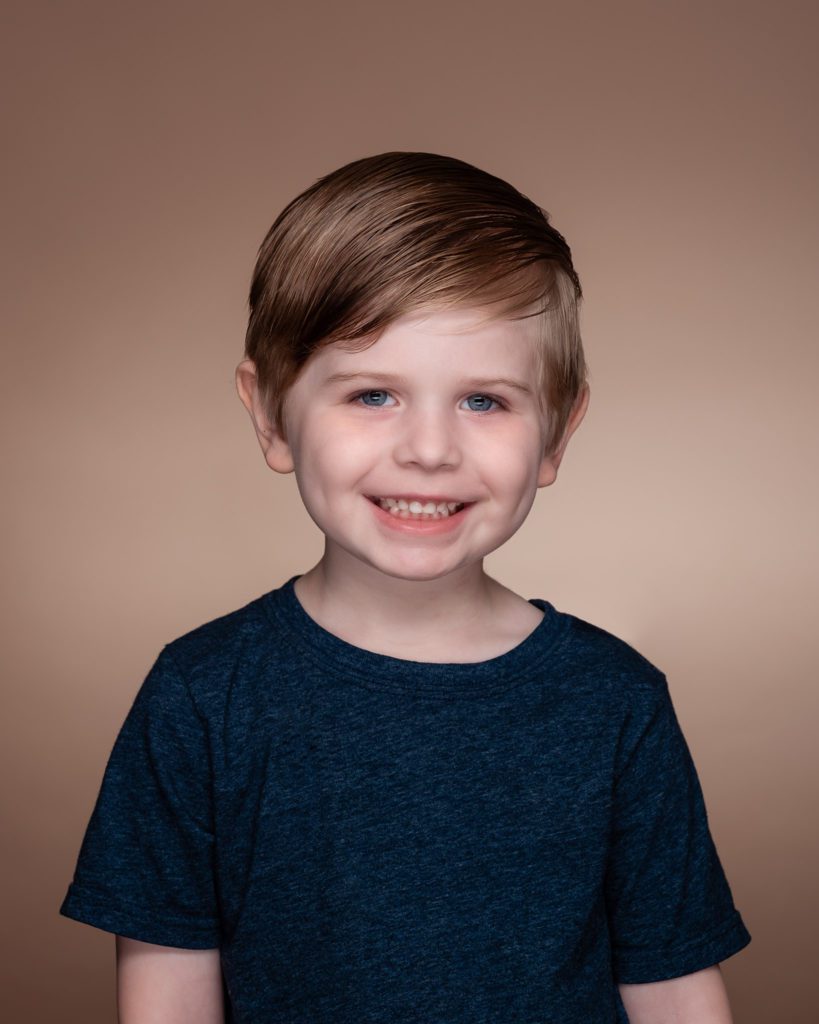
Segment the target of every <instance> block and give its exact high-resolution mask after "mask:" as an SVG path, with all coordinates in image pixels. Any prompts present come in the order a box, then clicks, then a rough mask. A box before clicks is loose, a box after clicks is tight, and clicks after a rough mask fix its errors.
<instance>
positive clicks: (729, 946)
mask: <svg viewBox="0 0 819 1024" xmlns="http://www.w3.org/2000/svg"><path fill="white" fill-rule="evenodd" d="M638 704H639V708H638V706H637V705H638ZM618 760H619V762H620V763H619V770H618V772H617V778H616V784H615V793H614V813H613V821H612V832H611V843H610V849H609V861H608V865H607V869H606V878H605V899H606V910H607V914H608V921H609V933H610V940H611V948H612V966H613V973H614V977H615V981H616V982H617V983H620V984H642V983H644V982H651V981H663V980H665V979H668V978H676V977H680V976H681V975H684V974H691V973H693V972H694V971H699V970H703V969H704V968H706V967H710V966H712V965H713V964H716V963H719V962H720V961H721V960H725V959H726V958H727V957H729V956H732V955H733V954H734V953H737V952H739V950H741V949H743V948H744V947H745V946H747V945H748V943H749V942H750V941H751V936H750V933H749V932H748V930H747V928H746V927H745V924H744V922H743V921H742V918H741V917H740V915H739V912H738V911H737V909H736V907H735V906H734V902H733V897H732V893H731V888H730V886H729V884H728V880H727V879H726V877H725V873H724V871H723V868H722V864H721V863H720V859H719V856H718V854H717V850H716V847H715V845H714V841H713V839H712V837H711V833H710V829H709V826H708V819H707V814H706V808H705V803H704V800H703V794H702V790H701V787H700V782H699V779H698V777H697V771H696V768H695V766H694V762H693V760H692V758H691V754H690V752H689V748H688V745H687V743H686V740H685V737H684V736H683V733H682V731H681V729H680V725H679V722H678V720H677V716H676V713H675V710H674V706H673V704H672V701H671V695H670V693H669V691H668V684H667V682H666V680H665V677H664V676H663V677H661V679H660V681H659V685H658V687H657V689H656V690H653V691H650V692H649V691H646V694H645V696H644V697H642V698H640V699H639V700H638V701H637V702H635V708H634V709H633V711H632V713H631V715H630V718H629V721H628V724H627V725H625V726H624V729H623V735H622V736H621V744H620V755H619V758H618Z"/></svg>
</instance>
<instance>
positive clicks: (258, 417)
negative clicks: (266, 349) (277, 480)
mask: <svg viewBox="0 0 819 1024" xmlns="http://www.w3.org/2000/svg"><path fill="white" fill-rule="evenodd" d="M236 390H237V392H238V393H239V398H240V399H241V400H242V405H243V406H244V407H245V408H246V409H247V411H248V412H249V413H250V419H251V420H252V422H253V429H254V430H255V431H256V437H257V438H258V440H259V444H260V445H261V449H262V453H263V454H264V460H265V462H266V463H267V464H268V466H270V468H271V469H272V470H275V472H277V473H292V472H293V470H294V469H295V468H296V466H295V462H294V461H293V454H292V452H291V450H290V445H289V444H288V443H287V442H286V441H285V440H284V438H283V437H282V436H281V435H280V434H279V432H278V430H276V424H275V423H274V422H273V421H272V420H271V419H270V417H269V416H268V414H267V411H266V410H265V408H264V405H263V404H262V400H261V396H260V394H259V379H258V377H257V375H256V365H255V363H254V362H253V360H252V359H243V360H242V361H241V362H240V363H239V365H238V366H237V367H236Z"/></svg>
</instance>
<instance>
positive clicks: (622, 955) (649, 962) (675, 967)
mask: <svg viewBox="0 0 819 1024" xmlns="http://www.w3.org/2000/svg"><path fill="white" fill-rule="evenodd" d="M750 941H751V934H750V932H749V931H748V929H747V928H746V927H745V923H744V922H743V920H742V918H741V917H740V914H739V912H738V911H736V910H735V911H734V913H733V916H732V917H731V918H729V920H728V921H726V922H725V923H724V924H722V925H720V926H719V927H718V928H716V929H714V931H712V932H710V933H708V934H707V935H704V936H701V937H698V938H696V939H693V940H691V941H689V942H686V943H683V944H682V945H677V946H674V947H672V948H670V949H666V950H661V951H655V950H652V951H639V952H638V951H629V952H625V951H623V950H619V951H618V950H617V949H614V950H613V951H612V961H613V969H614V977H615V981H616V982H617V983H618V984H621V985H642V984H645V983H646V982H651V981H667V980H669V979H670V978H680V977H682V976H683V975H684V974H693V973H694V972H695V971H702V970H704V969H705V968H706V967H711V966H713V965H714V964H718V963H720V961H722V960H727V959H728V957H730V956H733V955H734V954H735V953H738V952H739V951H740V950H741V949H744V948H745V947H746V946H747V945H748V943H749V942H750Z"/></svg>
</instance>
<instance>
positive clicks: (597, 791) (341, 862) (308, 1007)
mask: <svg viewBox="0 0 819 1024" xmlns="http://www.w3.org/2000/svg"><path fill="white" fill-rule="evenodd" d="M296 579H298V576H293V577H291V578H290V579H289V580H288V581H287V582H286V583H284V584H283V585H282V586H280V587H278V588H277V589H275V590H272V591H270V592H269V593H267V594H264V595H262V596H261V597H259V598H257V599H255V600H253V601H251V602H250V603H248V604H247V605H245V606H244V607H242V608H239V609H237V610H236V611H233V612H231V613H229V614H227V615H223V616H221V617H219V618H217V619H214V620H213V621H211V622H208V623H205V624H204V625H202V626H200V627H198V628H196V629H194V630H192V631H191V632H189V633H186V634H185V635H183V636H180V637H178V638H177V639H175V640H173V641H172V642H170V643H168V644H166V645H165V647H164V648H163V649H162V650H161V652H160V653H159V655H158V657H157V659H156V661H155V662H154V664H153V666H152V667H151V669H150V671H149V673H148V675H147V678H146V679H145V680H144V682H143V684H142V686H141V688H140V689H139V692H138V693H137V695H136V698H135V700H134V703H133V706H132V708H131V710H130V711H129V713H128V715H127V717H126V719H125V722H124V724H123V726H122V728H121V730H120V732H119V735H118V737H117V739H116V742H115V744H114V747H113V750H112V752H111V756H110V759H109V761H108V765H107V768H106V771H105V775H104V778H103V781H102V785H101V788H100V792H99V796H98V798H97V802H96V805H95V807H94V811H93V814H92V816H91V820H90V822H89V824H88V828H87V831H86V833H85V837H84V840H83V843H82V847H81V850H80V854H79V859H78V862H77V867H76V872H75V875H74V880H73V882H72V884H71V885H70V887H69V889H68V893H67V895H66V897H65V900H64V902H63V904H62V906H61V908H60V913H61V914H63V915H65V916H66V917H71V918H75V919H76V920H78V921H83V922H86V923H88V924H91V925H94V926H95V927H97V928H102V929H104V930H106V931H110V932H114V933H117V934H120V935H123V936H127V937H130V938H134V939H140V940H142V941H144V942H151V943H158V944H161V945H166V946H178V947H183V948H188V949H205V948H215V947H219V949H220V959H221V965H222V976H223V989H224V993H225V998H226V1019H227V1020H228V1021H230V1022H234V1024H276V1022H282V1024H284V1022H287V1024H297V1022H298V1024H302V1022H304V1024H307V1022H309V1024H347V1022H349V1024H364V1022H372V1024H376V1022H377V1024H403V1022H410V1021H423V1022H425V1024H430V1022H435V1024H490V1022H491V1024H501V1022H504V1024H506V1022H508V1024H530V1022H531V1024H536V1022H537V1024H544V1022H548V1024H597V1022H599V1024H604V1022H605V1024H615V1022H620V1024H623V1022H626V1021H627V1019H628V1018H627V1016H626V1013H625V1011H624V1008H623V1005H622V1001H621V1000H620V997H619V993H618V991H617V983H618V982H626V983H628V982H632V983H633V982H649V981H658V980H662V979H665V978H673V977H677V976H679V975H682V974H688V973H691V972H693V971H697V970H701V969H702V968H704V967H708V966H710V965H712V964H715V963H718V962H719V961H721V960H724V959H726V958H727V957H730V956H732V955H733V954H734V953H736V952H738V951H739V950H740V949H742V948H743V947H745V946H746V945H747V944H748V943H749V942H750V941H751V936H750V934H749V932H748V930H747V929H746V927H745V924H744V922H743V921H742V918H741V917H740V915H739V913H738V911H737V909H736V908H735V906H734V903H733V898H732V894H731V889H730V887H729V884H728V882H727V880H726V877H725V874H724V872H723V868H722V865H721V863H720V860H719V857H718V855H717V851H716V849H715V846H714V842H713V840H712V837H711V834H710V831H709V826H708V821H707V817H706V809H705V805H704V802H703V795H702V791H701V788H700V784H699V781H698V777H697V772H696V769H695V767H694V764H693V762H692V759H691V755H690V753H689V750H688V747H687V744H686V741H685V739H684V737H683V734H682V732H681V730H680V726H679V723H678V721H677V718H676V715H675V711H674V707H673V705H672V702H671V697H670V695H669V690H668V686H667V683H666V679H665V676H664V675H663V674H662V672H660V671H659V670H658V669H657V668H656V667H654V666H653V665H652V664H651V663H650V662H649V661H647V660H646V659H645V658H644V657H643V656H642V655H641V654H639V653H638V652H637V651H636V650H635V649H634V648H633V647H631V646H629V645H628V644H627V643H626V642H625V641H623V640H620V639H618V638H617V637H615V636H613V635H612V634H611V633H608V632H606V631H605V630H603V629H600V628H598V627H596V626H593V625H591V624H589V623H587V622H585V621H583V620H582V619H579V618H577V617H575V616H572V615H569V614H566V613H564V612H560V611H558V610H556V609H555V608H554V607H553V605H551V604H550V603H549V602H548V601H545V600H542V599H539V598H532V599H531V602H530V603H532V604H533V605H535V606H536V607H537V608H539V609H541V610H542V611H543V612H544V616H543V618H542V619H541V621H540V623H539V624H538V626H537V627H536V628H535V629H534V631H533V632H532V633H530V634H529V636H527V637H526V638H525V639H524V640H523V641H522V642H521V643H519V644H518V645H517V646H516V647H514V648H513V649H512V650H510V651H508V652H506V653H504V654H501V655H499V656H498V657H495V658H491V659H489V660H488V661H482V662H475V663H449V664H441V663H431V662H417V661H409V660H404V659H400V658H393V657H388V656H386V655H382V654H377V653H375V652H372V651H367V650H364V649H362V648H359V647H356V646H354V645H352V644H350V643H347V642H346V641H344V640H342V639H340V638H339V637H337V636H335V635H334V634H332V633H330V632H328V631H327V630H325V629H323V628H322V627H321V626H319V625H318V623H317V622H315V620H313V619H312V618H311V617H310V616H309V615H308V614H307V612H306V611H305V609H304V608H303V607H302V605H301V603H300V602H299V600H298V597H297V596H296V592H295V590H294V587H293V584H294V582H295V580H296Z"/></svg>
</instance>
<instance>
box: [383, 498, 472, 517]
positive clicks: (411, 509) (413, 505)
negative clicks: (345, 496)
mask: <svg viewBox="0 0 819 1024" xmlns="http://www.w3.org/2000/svg"><path fill="white" fill-rule="evenodd" d="M366 497H367V499H368V500H369V501H371V502H372V503H373V504H374V505H378V506H379V507H380V508H382V509H383V510H384V511H385V512H389V513H390V514H391V515H393V516H395V517H396V518H399V519H447V518H449V517H450V516H453V515H457V514H458V513H459V512H461V511H462V510H463V509H464V508H466V506H467V505H472V504H474V502H471V501H467V502H463V501H453V500H449V499H446V498H440V499H437V498H429V499H424V500H419V499H415V498H401V497H398V498H393V497H388V498H378V497H375V496H373V495H369V494H368V495H366Z"/></svg>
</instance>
